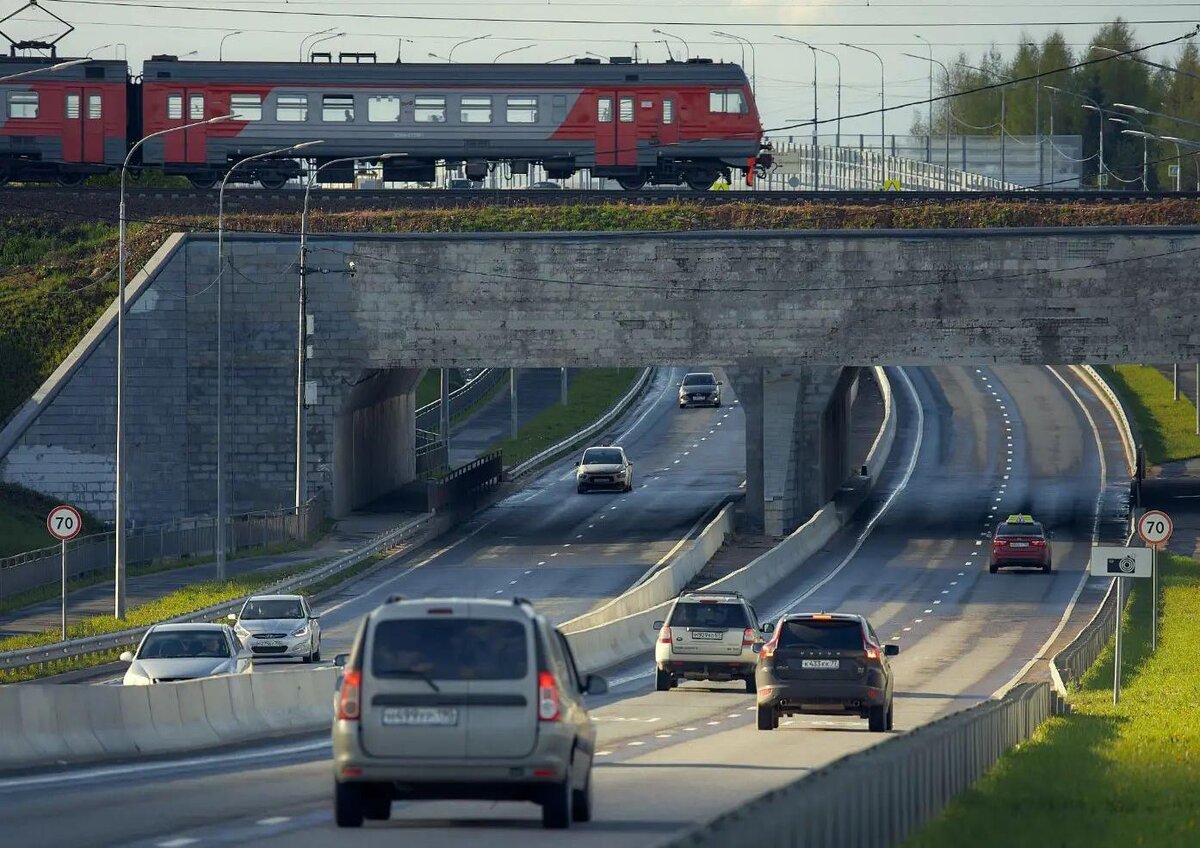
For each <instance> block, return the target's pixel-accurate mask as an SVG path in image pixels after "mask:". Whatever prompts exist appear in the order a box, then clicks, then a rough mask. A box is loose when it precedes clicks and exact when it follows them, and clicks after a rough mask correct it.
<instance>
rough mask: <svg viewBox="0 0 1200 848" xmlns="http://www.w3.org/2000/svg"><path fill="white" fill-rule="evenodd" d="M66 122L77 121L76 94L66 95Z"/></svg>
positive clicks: (77, 97)
mask: <svg viewBox="0 0 1200 848" xmlns="http://www.w3.org/2000/svg"><path fill="white" fill-rule="evenodd" d="M67 120H68V121H77V120H79V95H78V94H68V95H67Z"/></svg>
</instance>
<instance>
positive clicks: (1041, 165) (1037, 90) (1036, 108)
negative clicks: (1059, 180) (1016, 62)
mask: <svg viewBox="0 0 1200 848" xmlns="http://www.w3.org/2000/svg"><path fill="white" fill-rule="evenodd" d="M1025 46H1026V47H1032V48H1033V49H1034V50H1037V79H1036V80H1035V83H1036V85H1035V86H1034V93H1033V137H1034V139H1035V140H1036V142H1037V152H1038V188H1039V189H1043V190H1044V189H1045V187H1046V157H1045V156H1043V155H1042V148H1043V147H1045V145H1044V144H1043V143H1042V51H1041V49H1040V48H1039V47H1038V45H1037V42H1035V41H1026V42H1025Z"/></svg>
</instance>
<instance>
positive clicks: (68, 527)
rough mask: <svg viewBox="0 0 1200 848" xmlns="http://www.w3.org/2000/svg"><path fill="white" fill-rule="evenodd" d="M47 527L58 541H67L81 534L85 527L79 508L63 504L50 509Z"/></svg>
mask: <svg viewBox="0 0 1200 848" xmlns="http://www.w3.org/2000/svg"><path fill="white" fill-rule="evenodd" d="M46 529H47V530H49V531H50V535H51V536H53V537H54V538H55V539H58V541H60V542H67V541H70V540H71V539H74V538H75V537H76V536H78V535H79V531H80V530H82V529H83V519H82V518H80V516H79V510H77V509H75V507H73V506H67V505H66V504H63V505H62V506H56V507H55V508H54V509H52V510H50V514H49V515H47V516H46Z"/></svg>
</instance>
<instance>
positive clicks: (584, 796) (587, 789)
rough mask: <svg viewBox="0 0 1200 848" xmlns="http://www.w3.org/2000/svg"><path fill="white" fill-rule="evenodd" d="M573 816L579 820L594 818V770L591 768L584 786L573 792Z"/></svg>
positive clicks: (584, 820) (586, 820)
mask: <svg viewBox="0 0 1200 848" xmlns="http://www.w3.org/2000/svg"><path fill="white" fill-rule="evenodd" d="M571 818H572V819H573V820H575V821H577V822H590V821H591V820H592V770H591V769H590V768H589V769H588V773H587V781H586V782H585V783H584V784H583V788H582V789H576V790H575V791H573V792H572V793H571Z"/></svg>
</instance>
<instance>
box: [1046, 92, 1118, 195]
mask: <svg viewBox="0 0 1200 848" xmlns="http://www.w3.org/2000/svg"><path fill="white" fill-rule="evenodd" d="M1046 88H1047V89H1048V90H1049V91H1053V92H1056V93H1058V94H1065V95H1067V96H1068V97H1074V98H1075V99H1076V100H1086V101H1087V103H1089V104H1091V105H1090V106H1089V105H1084V107H1083V108H1085V109H1090V110H1091V111H1094V112H1099V113H1100V165H1099V170H1098V171H1097V173H1096V190H1097V191H1099V190H1100V188H1101V187H1102V184H1103V183H1104V182H1106V180H1105V176H1104V174H1105V166H1104V110H1103V109H1101V108H1100V104H1099V103H1097V102H1096V101H1095V100H1093V99H1092V98H1090V97H1088V96H1087V95H1086V94H1079V93H1077V92H1074V91H1068V90H1067V89H1065V88H1059V87H1058V86H1056V85H1048V86H1046Z"/></svg>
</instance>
